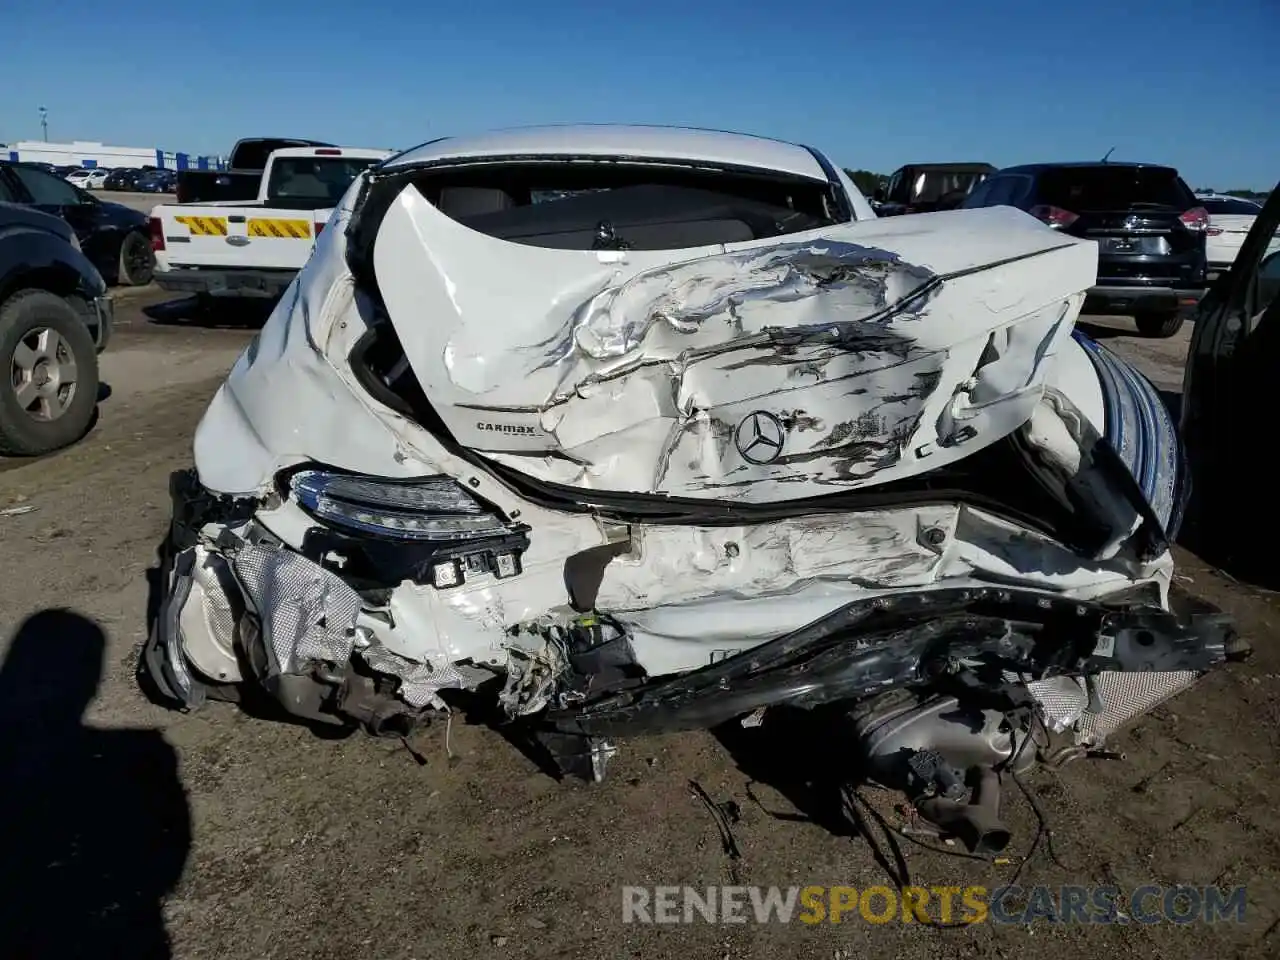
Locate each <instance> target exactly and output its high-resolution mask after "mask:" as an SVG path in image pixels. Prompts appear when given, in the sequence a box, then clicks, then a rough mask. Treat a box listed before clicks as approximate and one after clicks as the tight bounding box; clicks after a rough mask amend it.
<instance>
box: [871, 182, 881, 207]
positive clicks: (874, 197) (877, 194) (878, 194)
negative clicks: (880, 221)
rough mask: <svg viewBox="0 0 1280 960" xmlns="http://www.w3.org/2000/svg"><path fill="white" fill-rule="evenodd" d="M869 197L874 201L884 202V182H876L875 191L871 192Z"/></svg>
mask: <svg viewBox="0 0 1280 960" xmlns="http://www.w3.org/2000/svg"><path fill="white" fill-rule="evenodd" d="M871 199H872V200H874V201H875V202H876V203H884V184H883V183H881V184H878V185H877V186H876V189H875V191H874V192H873V193H872V194H871Z"/></svg>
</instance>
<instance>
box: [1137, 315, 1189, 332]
mask: <svg viewBox="0 0 1280 960" xmlns="http://www.w3.org/2000/svg"><path fill="white" fill-rule="evenodd" d="M1133 319H1134V320H1136V321H1137V323H1138V332H1139V333H1140V334H1142V335H1143V336H1144V337H1161V338H1163V337H1172V336H1173V335H1174V334H1175V333H1177V332H1178V331H1179V330H1181V329H1182V321H1183V319H1184V317H1183V315H1182V314H1181V313H1180V312H1178V311H1177V310H1162V311H1160V312H1159V313H1139V314H1138V315H1137V316H1135V317H1134V318H1133Z"/></svg>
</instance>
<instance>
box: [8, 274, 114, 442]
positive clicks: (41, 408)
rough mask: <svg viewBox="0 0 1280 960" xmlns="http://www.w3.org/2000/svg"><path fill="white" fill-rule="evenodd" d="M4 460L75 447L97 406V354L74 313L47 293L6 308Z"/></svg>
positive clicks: (24, 294) (19, 298) (20, 298)
mask: <svg viewBox="0 0 1280 960" xmlns="http://www.w3.org/2000/svg"><path fill="white" fill-rule="evenodd" d="M0 371H3V374H4V378H3V379H0V454H8V455H17V456H35V455H37V454H41V453H48V452H49V451H51V450H57V449H58V448H60V447H65V446H67V445H68V444H72V443H75V442H76V441H77V440H79V439H80V438H81V437H82V436H84V434H85V431H87V430H88V429H89V422H90V421H91V420H92V419H93V411H94V408H95V407H96V406H97V403H98V354H97V351H96V350H95V349H94V345H93V338H92V337H91V336H89V330H88V328H87V327H86V326H85V324H84V321H83V320H82V319H81V318H80V315H79V314H78V313H76V311H75V309H74V308H73V307H72V306H71V305H70V304H69V303H67V301H65V300H63V299H62V298H61V297H59V296H55V295H54V294H52V293H49V292H47V291H45V290H22V291H19V292H18V293H16V294H14V295H13V296H12V297H10V298H9V300H8V301H7V302H5V304H4V305H3V306H0Z"/></svg>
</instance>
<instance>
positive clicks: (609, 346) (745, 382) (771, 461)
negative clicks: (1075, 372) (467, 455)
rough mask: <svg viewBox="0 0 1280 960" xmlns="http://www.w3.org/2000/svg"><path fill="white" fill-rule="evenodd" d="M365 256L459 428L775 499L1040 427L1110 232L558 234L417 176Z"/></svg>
mask: <svg viewBox="0 0 1280 960" xmlns="http://www.w3.org/2000/svg"><path fill="white" fill-rule="evenodd" d="M373 264H374V269H375V274H376V277H377V283H378V287H379V291H380V294H381V297H382V299H383V302H384V304H385V307H386V309H387V312H388V313H389V315H390V319H391V321H392V323H393V325H394V327H395V328H396V332H397V334H398V337H399V340H400V342H401V344H402V345H403V348H404V351H405V353H406V356H407V359H408V362H409V364H410V365H411V366H412V368H413V371H414V373H415V375H416V377H417V379H418V380H419V382H420V383H421V385H422V388H423V390H424V392H425V394H426V396H428V397H430V398H431V403H432V406H433V408H434V412H435V413H436V414H437V415H438V416H439V418H440V419H441V421H442V422H443V424H444V425H445V427H447V429H448V431H449V432H450V433H451V434H452V436H453V438H454V439H455V440H456V442H457V443H458V444H459V445H461V446H463V447H466V448H469V449H470V450H472V451H475V452H478V453H479V454H481V455H482V456H483V457H485V458H487V459H489V460H490V461H491V462H493V463H494V464H498V465H500V466H501V467H504V468H506V469H508V470H515V471H517V472H518V473H520V474H522V475H524V476H526V477H528V478H530V479H531V480H533V481H541V482H546V483H551V484H557V485H561V486H568V487H571V488H578V489H588V490H595V491H610V492H614V493H618V494H624V495H631V496H636V495H638V496H641V497H645V496H649V497H652V496H659V497H686V498H700V499H706V500H722V501H723V500H728V501H737V502H743V503H762V502H763V503H767V502H778V501H786V500H793V499H799V498H805V497H812V496H815V495H820V494H824V493H831V492H836V491H840V490H848V489H856V488H859V487H864V486H867V485H872V484H880V483H885V482H889V481H891V480H897V479H902V478H906V477H910V476H913V475H916V474H919V473H923V472H925V471H928V470H933V469H936V468H937V467H939V466H942V465H944V464H946V463H949V462H952V461H954V460H957V459H960V458H961V457H965V456H968V455H970V454H971V453H972V452H974V451H975V450H977V449H980V448H982V447H983V446H985V445H987V444H990V443H992V442H994V441H996V440H998V439H999V438H1001V437H1003V436H1006V435H1008V434H1009V433H1011V432H1012V431H1013V430H1015V429H1016V428H1017V427H1018V426H1020V425H1021V424H1022V423H1024V422H1026V420H1027V419H1028V418H1029V417H1030V415H1031V413H1032V411H1033V409H1034V408H1035V405H1036V403H1037V402H1038V401H1039V399H1040V397H1041V395H1042V393H1043V386H1044V375H1045V371H1046V367H1047V361H1048V360H1049V359H1050V358H1051V357H1052V356H1053V355H1054V353H1055V352H1056V351H1057V349H1058V348H1059V346H1060V345H1061V344H1062V343H1063V342H1064V340H1065V338H1066V337H1067V336H1068V335H1069V333H1070V329H1071V326H1072V324H1073V323H1074V321H1075V318H1076V315H1077V313H1078V311H1079V308H1080V306H1081V303H1082V299H1083V291H1085V290H1086V289H1087V288H1088V287H1089V286H1091V285H1092V283H1093V281H1094V276H1095V272H1096V265H1097V248H1096V245H1095V244H1093V243H1091V242H1088V241H1082V240H1079V239H1077V238H1072V237H1065V236H1062V235H1060V234H1058V233H1056V232H1054V231H1052V230H1050V229H1048V228H1046V227H1044V226H1043V225H1041V224H1040V223H1039V222H1037V221H1036V220H1034V219H1033V218H1031V217H1028V216H1027V215H1025V214H1023V213H1021V212H1019V211H1016V210H1012V209H1007V208H992V209H982V210H965V211H956V212H951V213H945V214H938V215H936V216H934V217H931V218H930V223H929V224H928V225H927V226H926V225H925V224H921V223H918V222H917V223H913V222H912V221H910V220H906V221H895V220H885V221H876V220H873V221H860V222H854V223H846V224H839V225H836V226H831V227H824V228H821V229H818V230H813V231H809V232H805V233H798V234H792V235H790V236H787V237H786V238H785V239H783V240H779V239H777V238H774V239H769V240H763V241H751V242H746V243H738V244H715V245H711V246H706V247H700V248H696V249H679V250H643V251H637V250H616V249H608V250H563V249H548V248H544V247H539V246H535V245H532V244H529V243H512V242H508V241H505V240H500V239H496V238H494V237H491V236H488V235H486V234H483V233H480V232H478V231H476V230H472V229H470V228H468V227H466V226H464V225H462V224H461V223H459V222H457V221H455V220H453V219H451V218H449V217H448V216H446V215H445V214H443V213H441V212H440V211H439V210H437V209H436V208H435V207H434V206H432V204H430V203H429V202H428V201H427V200H426V199H424V197H423V196H422V195H421V194H420V193H419V192H418V191H417V189H416V188H415V187H413V186H412V185H410V186H406V187H405V188H404V190H403V191H402V192H401V193H400V195H399V196H398V197H397V198H396V200H395V201H394V202H393V203H392V204H391V206H390V208H389V209H388V211H387V213H386V214H385V217H384V219H383V221H382V223H381V225H380V227H379V229H378V233H377V238H376V242H375V247H374V255H373Z"/></svg>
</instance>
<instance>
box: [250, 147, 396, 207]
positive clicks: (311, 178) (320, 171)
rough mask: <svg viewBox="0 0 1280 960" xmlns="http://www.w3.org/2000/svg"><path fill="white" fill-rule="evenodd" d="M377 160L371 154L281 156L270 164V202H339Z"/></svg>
mask: <svg viewBox="0 0 1280 960" xmlns="http://www.w3.org/2000/svg"><path fill="white" fill-rule="evenodd" d="M377 162H378V161H377V160H376V159H374V158H372V157H365V158H356V157H279V158H277V159H276V161H275V162H274V163H273V164H272V165H271V176H270V179H269V180H268V182H267V202H268V203H276V204H280V205H282V206H314V207H316V208H321V207H333V206H337V203H338V201H339V200H341V199H342V195H343V194H344V193H346V192H347V187H349V186H351V181H352V180H354V179H355V178H356V177H358V176H359V175H360V173H361V172H362V171H363V170H366V169H367V168H369V167H371V166H373V165H374V164H375V163H377Z"/></svg>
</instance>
